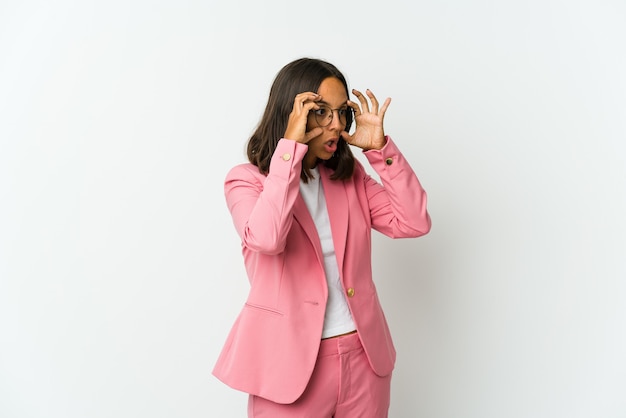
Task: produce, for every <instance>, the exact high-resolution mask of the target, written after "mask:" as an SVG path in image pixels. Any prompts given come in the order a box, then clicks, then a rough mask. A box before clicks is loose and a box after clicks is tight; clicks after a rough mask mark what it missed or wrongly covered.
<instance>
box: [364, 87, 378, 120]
mask: <svg viewBox="0 0 626 418" xmlns="http://www.w3.org/2000/svg"><path fill="white" fill-rule="evenodd" d="M365 93H366V94H367V97H369V98H370V101H371V102H372V113H373V114H375V115H377V114H378V99H376V96H374V93H372V91H371V90H370V89H367V90H365Z"/></svg>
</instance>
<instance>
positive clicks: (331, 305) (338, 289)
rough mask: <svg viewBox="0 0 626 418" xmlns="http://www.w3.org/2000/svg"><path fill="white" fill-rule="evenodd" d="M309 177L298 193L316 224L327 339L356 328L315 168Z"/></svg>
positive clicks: (324, 199) (317, 171)
mask: <svg viewBox="0 0 626 418" xmlns="http://www.w3.org/2000/svg"><path fill="white" fill-rule="evenodd" d="M311 174H313V176H314V178H312V179H309V182H308V183H304V182H303V181H300V194H301V195H302V198H303V199H304V202H305V203H306V206H307V208H308V209H309V212H310V214H311V217H312V218H313V222H315V227H316V228H317V235H319V238H320V244H321V247H322V254H323V255H324V272H325V273H326V283H327V284H328V301H327V303H326V313H325V315H324V330H323V331H322V338H328V337H333V336H335V335H340V334H345V333H347V332H350V331H354V330H355V329H356V326H355V325H354V321H353V320H352V314H351V313H350V307H349V306H348V302H347V301H346V296H345V292H344V290H343V286H342V285H341V279H340V278H339V267H338V266H337V257H335V246H334V245H333V236H332V233H331V230H330V219H329V218H328V210H327V209H326V198H325V197H324V190H323V188H322V182H321V181H320V175H319V170H318V169H317V167H315V168H314V169H312V170H311Z"/></svg>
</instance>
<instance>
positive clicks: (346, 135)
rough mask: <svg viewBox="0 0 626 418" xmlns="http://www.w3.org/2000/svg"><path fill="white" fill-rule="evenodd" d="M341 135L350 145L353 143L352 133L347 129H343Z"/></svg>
mask: <svg viewBox="0 0 626 418" xmlns="http://www.w3.org/2000/svg"><path fill="white" fill-rule="evenodd" d="M340 135H341V139H343V140H344V141H346V142H347V143H348V145H352V135H350V134H349V133H347V132H346V131H341V134H340Z"/></svg>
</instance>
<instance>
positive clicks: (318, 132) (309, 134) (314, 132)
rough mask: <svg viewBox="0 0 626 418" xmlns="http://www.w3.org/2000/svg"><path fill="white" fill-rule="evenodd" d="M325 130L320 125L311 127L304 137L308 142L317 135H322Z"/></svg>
mask: <svg viewBox="0 0 626 418" xmlns="http://www.w3.org/2000/svg"><path fill="white" fill-rule="evenodd" d="M323 132H324V130H323V129H322V128H320V127H317V128H313V129H311V130H310V131H309V132H307V133H306V134H305V135H304V139H306V142H309V141H310V140H312V139H313V138H315V137H316V136H320V135H321V134H322V133H323Z"/></svg>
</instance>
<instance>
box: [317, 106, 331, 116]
mask: <svg viewBox="0 0 626 418" xmlns="http://www.w3.org/2000/svg"><path fill="white" fill-rule="evenodd" d="M329 113H330V111H329V110H328V108H327V107H323V106H322V107H320V108H319V109H317V110H316V111H315V114H316V115H317V116H322V117H323V116H328V114H329Z"/></svg>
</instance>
